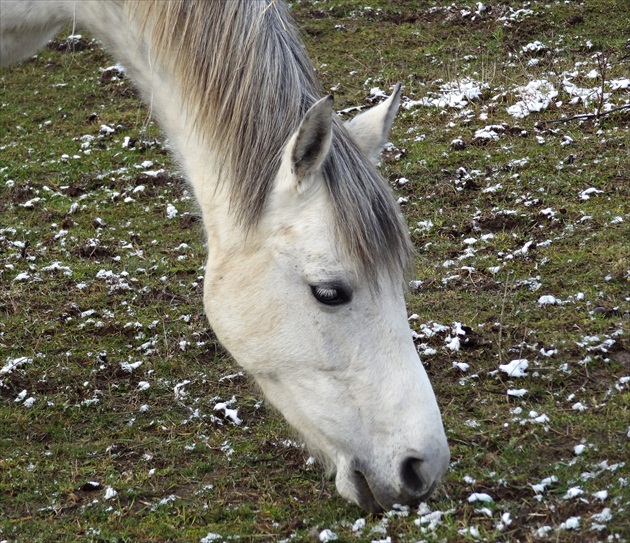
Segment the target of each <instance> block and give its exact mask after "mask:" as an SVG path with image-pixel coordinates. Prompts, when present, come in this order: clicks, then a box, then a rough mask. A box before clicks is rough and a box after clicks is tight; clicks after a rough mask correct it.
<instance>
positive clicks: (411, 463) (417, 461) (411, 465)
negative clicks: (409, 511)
mask: <svg viewBox="0 0 630 543" xmlns="http://www.w3.org/2000/svg"><path fill="white" fill-rule="evenodd" d="M432 464H433V462H431V460H430V459H427V458H423V457H421V456H420V455H414V454H412V455H408V456H406V457H405V458H404V459H403V460H402V462H401V464H400V479H401V483H402V486H403V489H404V492H405V493H406V494H407V495H408V496H409V497H410V498H411V499H412V500H413V501H417V502H420V501H423V500H425V499H427V498H428V497H429V496H430V495H431V494H432V493H433V491H434V490H435V487H436V486H437V484H438V482H439V480H440V478H441V476H442V474H443V472H444V471H445V470H442V469H440V468H437V466H434V465H432ZM436 468H437V469H436Z"/></svg>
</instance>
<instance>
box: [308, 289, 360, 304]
mask: <svg viewBox="0 0 630 543" xmlns="http://www.w3.org/2000/svg"><path fill="white" fill-rule="evenodd" d="M311 293H312V294H313V296H314V297H315V299H316V300H317V301H318V302H319V303H322V304H324V305H342V304H347V303H348V302H349V301H350V300H351V299H352V293H351V292H350V290H349V289H347V288H346V287H344V286H341V285H311Z"/></svg>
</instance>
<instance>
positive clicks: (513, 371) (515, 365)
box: [499, 358, 529, 377]
mask: <svg viewBox="0 0 630 543" xmlns="http://www.w3.org/2000/svg"><path fill="white" fill-rule="evenodd" d="M528 366H529V361H528V360H527V359H526V358H521V359H517V360H512V361H511V362H509V363H507V364H500V365H499V369H500V370H501V371H503V372H505V373H507V374H508V375H509V376H510V377H525V376H526V375H527V368H528Z"/></svg>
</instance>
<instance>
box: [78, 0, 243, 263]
mask: <svg viewBox="0 0 630 543" xmlns="http://www.w3.org/2000/svg"><path fill="white" fill-rule="evenodd" d="M73 7H74V8H75V9H74V10H73V17H76V22H77V23H78V24H79V25H81V26H83V27H85V28H87V30H88V31H89V32H91V33H92V34H94V35H95V36H97V37H98V38H99V39H100V40H101V41H103V43H104V44H105V46H106V48H107V49H108V50H109V51H110V53H112V54H113V56H114V57H115V58H116V59H117V60H119V61H120V62H121V63H122V64H123V65H124V66H125V68H126V70H127V72H128V74H129V76H130V78H131V79H132V80H133V81H134V83H135V85H136V87H137V88H138V90H139V91H140V93H141V95H142V98H143V101H144V102H145V103H146V104H147V105H148V107H149V109H150V113H151V115H153V116H155V117H156V118H157V119H158V121H159V123H160V125H161V127H162V129H163V130H164V132H165V134H166V136H167V137H168V140H169V145H170V147H171V148H172V149H173V151H174V153H175V156H176V158H177V161H178V162H179V164H180V165H181V167H182V168H183V169H184V172H185V174H186V178H187V179H188V181H189V183H190V184H191V185H192V188H193V191H194V193H195V196H196V199H197V202H198V204H199V205H200V207H201V211H202V216H203V220H204V225H205V228H206V231H207V233H208V245H209V250H210V252H211V253H212V251H213V249H216V250H225V249H229V247H227V246H233V245H235V244H236V245H238V244H239V243H241V241H242V237H240V236H239V235H238V234H239V232H240V231H241V228H240V227H238V225H237V224H236V223H235V221H234V219H233V217H232V214H231V213H230V212H229V198H228V195H227V192H228V190H227V186H226V185H227V183H228V182H229V180H228V181H227V182H226V179H229V178H230V174H229V171H226V169H225V168H226V167H225V166H221V165H219V163H218V160H217V158H216V156H217V154H216V152H215V151H214V149H213V148H212V145H211V142H208V141H207V138H204V136H203V134H202V133H201V132H200V127H199V124H198V123H196V122H195V115H194V111H191V110H190V109H189V108H188V107H187V106H186V105H185V104H186V100H185V99H184V98H185V97H184V91H183V89H182V87H181V85H180V83H179V82H178V80H177V78H176V77H174V75H173V73H172V71H171V70H169V67H168V64H165V63H160V64H159V66H158V65H157V64H156V63H153V62H152V59H155V58H157V56H158V55H157V51H152V50H151V45H150V42H151V40H146V39H144V38H143V32H145V33H146V32H150V30H151V29H150V28H144V29H143V31H141V29H140V28H139V27H138V25H137V23H136V22H134V21H133V20H130V18H129V16H128V15H127V14H126V12H125V10H124V9H123V6H122V3H120V2H118V1H117V0H101V1H99V2H78V3H77V4H76V5H75V6H73ZM220 177H221V180H222V181H221V183H219V178H220Z"/></svg>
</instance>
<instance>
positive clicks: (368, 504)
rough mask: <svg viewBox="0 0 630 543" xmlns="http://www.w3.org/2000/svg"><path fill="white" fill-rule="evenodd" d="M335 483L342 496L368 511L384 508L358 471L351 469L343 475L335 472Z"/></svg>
mask: <svg viewBox="0 0 630 543" xmlns="http://www.w3.org/2000/svg"><path fill="white" fill-rule="evenodd" d="M335 485H336V486H337V491H338V492H339V494H340V495H341V496H342V497H343V498H346V499H347V500H349V501H351V502H353V503H355V504H356V505H358V506H359V507H360V508H361V509H363V510H365V511H367V512H368V513H373V514H376V513H381V512H382V511H384V510H385V509H386V507H383V505H381V503H380V502H379V501H378V499H377V498H376V496H375V495H374V493H373V492H372V489H371V488H370V484H369V483H368V480H367V479H366V478H365V476H364V475H363V473H361V472H360V471H353V472H352V473H351V474H349V475H348V474H346V475H345V476H344V475H341V473H340V472H337V477H336V479H335Z"/></svg>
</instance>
